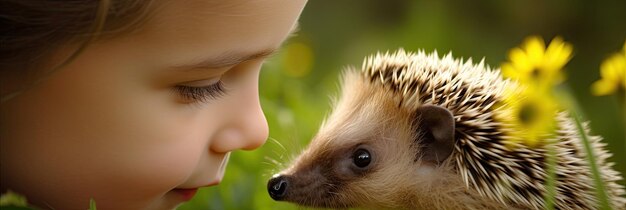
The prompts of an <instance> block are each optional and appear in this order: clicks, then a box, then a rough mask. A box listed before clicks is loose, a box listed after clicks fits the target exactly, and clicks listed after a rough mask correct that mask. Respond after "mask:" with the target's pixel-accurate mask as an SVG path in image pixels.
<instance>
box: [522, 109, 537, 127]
mask: <svg viewBox="0 0 626 210" xmlns="http://www.w3.org/2000/svg"><path fill="white" fill-rule="evenodd" d="M538 112H539V110H537V107H535V106H533V105H532V104H524V105H523V106H522V108H521V109H520V112H519V116H518V117H519V119H520V121H521V122H522V124H524V125H529V124H532V123H533V122H534V121H535V120H537V113H538Z"/></svg>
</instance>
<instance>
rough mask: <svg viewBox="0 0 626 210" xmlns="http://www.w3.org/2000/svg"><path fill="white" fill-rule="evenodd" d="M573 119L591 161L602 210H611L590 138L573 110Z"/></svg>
mask: <svg viewBox="0 0 626 210" xmlns="http://www.w3.org/2000/svg"><path fill="white" fill-rule="evenodd" d="M571 111H572V112H571V115H572V118H574V120H575V121H576V128H578V133H579V134H580V138H581V139H582V141H583V145H584V147H585V152H586V153H587V160H589V166H590V167H591V172H592V173H593V179H594V181H595V185H596V196H597V198H598V201H599V202H600V209H603V210H604V209H611V207H610V206H609V201H608V199H607V195H606V190H605V188H604V181H603V179H602V177H601V176H600V172H599V171H598V166H597V165H596V158H595V156H594V154H593V150H592V148H591V144H590V143H589V138H588V137H587V133H586V132H585V128H584V127H583V125H582V120H581V117H580V116H579V115H578V114H576V112H574V110H571Z"/></svg>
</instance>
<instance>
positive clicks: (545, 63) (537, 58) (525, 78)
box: [501, 36, 573, 88]
mask: <svg viewBox="0 0 626 210" xmlns="http://www.w3.org/2000/svg"><path fill="white" fill-rule="evenodd" d="M572 49H573V48H572V45H571V44H569V43H566V42H564V41H563V39H562V38H561V37H555V38H554V39H553V40H552V42H550V45H549V46H548V48H547V49H546V47H545V44H544V41H543V39H542V38H541V37H538V36H532V37H529V38H526V40H525V41H524V43H522V45H521V47H519V48H514V49H512V50H511V51H510V52H509V60H510V61H509V62H506V63H504V64H502V67H501V68H502V74H503V76H505V77H508V78H512V79H516V80H518V81H520V82H521V83H526V84H535V85H539V86H541V87H545V88H548V87H550V86H551V85H554V84H557V83H559V82H561V81H562V80H563V78H564V76H563V75H562V73H561V72H560V70H561V69H562V68H563V66H565V64H566V63H567V62H568V61H569V60H570V59H571V57H572V56H571V54H572Z"/></svg>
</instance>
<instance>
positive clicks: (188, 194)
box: [172, 188, 198, 201]
mask: <svg viewBox="0 0 626 210" xmlns="http://www.w3.org/2000/svg"><path fill="white" fill-rule="evenodd" d="M172 192H175V193H176V194H179V195H180V196H181V197H182V198H183V200H185V201H188V200H191V198H193V196H194V195H196V192H198V188H189V189H173V190H172Z"/></svg>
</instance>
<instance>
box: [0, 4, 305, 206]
mask: <svg viewBox="0 0 626 210" xmlns="http://www.w3.org/2000/svg"><path fill="white" fill-rule="evenodd" d="M305 3H306V0H177V1H165V0H162V1H161V0H153V1H151V0H119V1H118V0H100V1H86V0H74V1H61V2H59V1H52V0H50V1H46V0H28V1H23V0H2V1H1V3H0V8H1V9H0V11H1V13H0V21H2V29H1V30H2V33H1V36H2V37H0V41H1V42H2V45H1V46H2V49H1V55H0V57H1V58H0V67H1V72H0V73H1V78H2V81H1V82H2V88H1V92H0V93H1V96H2V103H1V104H0V111H1V113H0V118H1V121H0V122H1V123H0V160H1V164H0V168H1V174H0V175H1V177H2V179H1V186H0V187H1V190H2V192H6V191H7V190H9V189H10V190H12V191H15V192H17V193H20V194H23V195H25V196H26V197H27V198H28V200H29V202H30V203H32V204H35V205H37V206H39V207H41V208H50V209H86V208H87V207H88V205H89V199H90V198H93V199H94V200H95V201H96V202H97V203H98V209H172V208H175V207H176V206H178V205H179V204H180V203H182V202H184V201H186V200H189V199H191V197H193V195H194V193H195V192H196V190H197V189H198V188H200V187H207V186H212V185H216V184H218V183H219V182H220V180H221V179H222V176H223V173H224V168H225V166H226V163H227V162H228V154H229V152H230V151H233V150H236V149H244V150H251V149H255V148H257V147H259V146H260V145H262V144H263V143H264V142H265V139H266V138H267V135H268V128H267V123H266V121H265V117H264V115H263V113H262V111H261V108H260V106H259V98H258V92H257V90H258V87H257V86H258V76H259V70H260V68H261V65H262V63H263V61H264V60H265V58H267V57H268V56H269V55H271V54H272V52H274V51H275V50H276V49H277V48H279V47H280V45H281V43H282V42H284V41H285V39H286V38H287V37H288V35H289V33H290V32H292V31H293V30H294V28H295V23H296V20H297V19H298V17H299V15H300V13H301V11H302V9H303V7H304V5H305Z"/></svg>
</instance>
